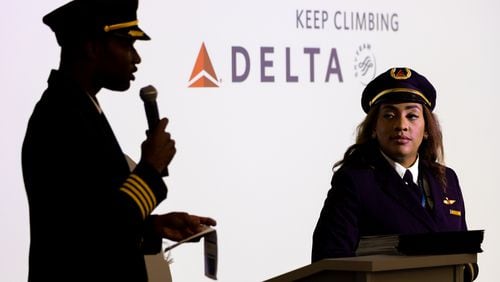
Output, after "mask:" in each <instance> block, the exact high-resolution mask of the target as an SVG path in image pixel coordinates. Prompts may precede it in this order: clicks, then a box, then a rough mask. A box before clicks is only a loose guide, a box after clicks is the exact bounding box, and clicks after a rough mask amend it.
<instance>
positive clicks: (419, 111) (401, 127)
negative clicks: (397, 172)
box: [374, 103, 426, 167]
mask: <svg viewBox="0 0 500 282" xmlns="http://www.w3.org/2000/svg"><path fill="white" fill-rule="evenodd" d="M374 134H375V135H376V138H377V140H378V143H379V145H380V147H381V149H382V151H383V152H384V153H385V154H386V155H387V156H388V157H390V158H391V159H392V160H394V161H396V162H398V163H400V164H401V165H403V166H404V167H409V166H411V165H412V164H413V163H414V162H415V160H416V158H417V154H418V148H419V147H420V144H422V140H423V139H424V135H426V132H425V119H424V112H423V108H422V105H421V104H419V103H399V104H382V105H381V106H380V111H379V113H378V116H377V123H376V126H375V129H374Z"/></svg>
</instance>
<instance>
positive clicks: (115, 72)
mask: <svg viewBox="0 0 500 282" xmlns="http://www.w3.org/2000/svg"><path fill="white" fill-rule="evenodd" d="M134 42H135V40H133V39H129V38H123V37H118V36H109V37H108V38H106V39H105V40H104V41H103V42H102V49H101V51H102V52H100V53H99V54H100V56H98V60H99V62H98V65H99V67H98V71H97V72H98V74H97V76H98V78H97V79H98V81H99V83H100V84H101V86H102V87H104V88H107V89H110V90H115V91H124V90H127V89H128V88H129V87H130V81H131V80H134V79H135V77H134V74H133V73H134V72H136V71H137V67H136V64H139V63H140V62H141V58H140V56H139V54H138V53H137V51H136V50H135V48H134Z"/></svg>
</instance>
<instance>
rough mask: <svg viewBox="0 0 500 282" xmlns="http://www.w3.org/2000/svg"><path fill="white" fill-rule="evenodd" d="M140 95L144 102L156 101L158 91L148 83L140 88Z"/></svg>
mask: <svg viewBox="0 0 500 282" xmlns="http://www.w3.org/2000/svg"><path fill="white" fill-rule="evenodd" d="M140 96H141V99H142V101H144V102H154V101H156V97H157V96H158V92H157V91H156V88H154V87H153V85H148V86H145V87H143V88H141V92H140Z"/></svg>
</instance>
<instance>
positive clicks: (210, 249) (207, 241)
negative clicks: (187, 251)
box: [165, 226, 218, 280]
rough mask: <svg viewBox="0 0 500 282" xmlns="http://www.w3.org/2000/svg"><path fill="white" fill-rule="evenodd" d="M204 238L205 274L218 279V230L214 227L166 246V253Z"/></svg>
mask: <svg viewBox="0 0 500 282" xmlns="http://www.w3.org/2000/svg"><path fill="white" fill-rule="evenodd" d="M201 238H204V256H205V276H207V277H208V278H211V279H214V280H217V261H218V254H217V249H218V248H217V231H216V230H215V229H214V228H211V227H208V226H207V228H206V229H204V230H203V231H201V232H199V233H197V234H194V235H192V236H190V237H188V238H186V239H184V240H182V241H179V242H177V243H175V244H173V245H171V246H168V247H167V248H165V253H166V252H168V251H170V250H172V249H173V248H175V247H177V246H179V245H181V244H183V243H186V242H195V241H197V240H198V239H201Z"/></svg>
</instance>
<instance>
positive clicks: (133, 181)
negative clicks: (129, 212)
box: [125, 177, 155, 212]
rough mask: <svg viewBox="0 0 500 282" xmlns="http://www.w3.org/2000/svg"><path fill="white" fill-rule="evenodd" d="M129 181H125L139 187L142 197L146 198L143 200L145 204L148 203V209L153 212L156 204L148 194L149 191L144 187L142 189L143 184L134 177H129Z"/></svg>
mask: <svg viewBox="0 0 500 282" xmlns="http://www.w3.org/2000/svg"><path fill="white" fill-rule="evenodd" d="M127 182H128V183H127ZM127 182H125V184H128V185H132V186H134V187H136V188H137V190H138V192H139V193H140V197H141V199H144V201H143V202H144V204H147V206H148V210H149V211H150V212H151V211H152V210H153V209H154V208H155V206H154V204H153V200H152V199H151V197H150V195H148V193H146V192H145V191H144V189H141V188H142V187H141V185H140V184H139V183H137V181H135V180H134V179H132V178H130V177H129V178H128V179H127Z"/></svg>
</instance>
